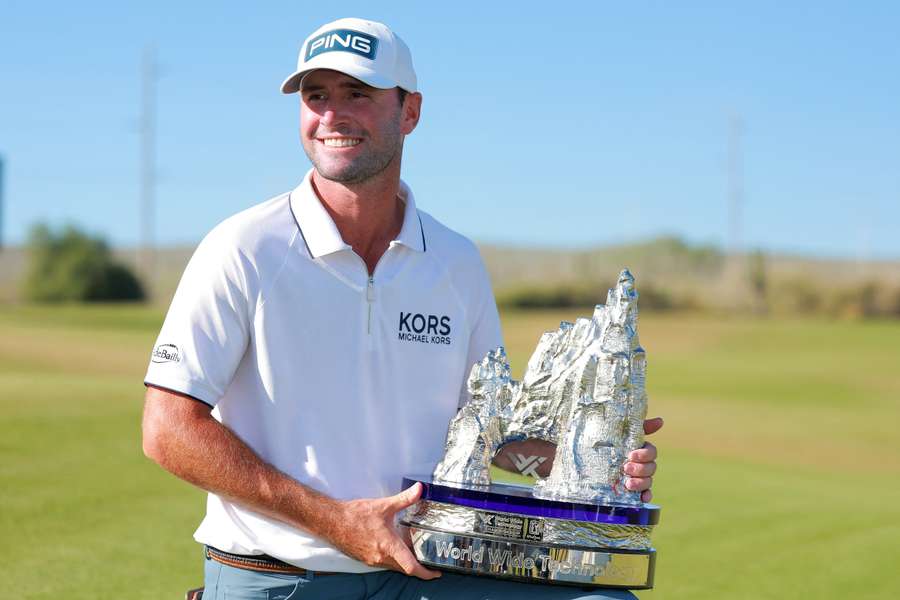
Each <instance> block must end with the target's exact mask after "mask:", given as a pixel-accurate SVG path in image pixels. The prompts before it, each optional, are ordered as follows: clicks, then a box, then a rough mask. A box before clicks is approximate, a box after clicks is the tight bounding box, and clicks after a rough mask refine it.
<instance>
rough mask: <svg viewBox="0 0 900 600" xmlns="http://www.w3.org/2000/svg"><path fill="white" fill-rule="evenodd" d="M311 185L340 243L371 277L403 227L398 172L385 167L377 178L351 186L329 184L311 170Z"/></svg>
mask: <svg viewBox="0 0 900 600" xmlns="http://www.w3.org/2000/svg"><path fill="white" fill-rule="evenodd" d="M389 171H391V172H389ZM312 185H313V189H314V190H315V192H316V194H318V196H319V199H320V200H321V201H322V206H324V207H325V210H326V211H328V214H329V215H330V216H331V218H332V219H333V220H334V224H335V225H336V226H337V228H338V231H339V232H340V234H341V237H342V238H343V240H344V242H346V243H347V244H349V245H350V246H352V247H353V251H354V252H356V253H357V254H358V255H359V256H360V257H361V258H362V259H363V261H365V263H366V267H367V268H368V270H369V273H370V274H371V273H372V272H373V271H374V270H375V265H376V264H377V263H378V259H379V258H381V256H382V255H383V254H384V252H385V251H386V250H387V248H388V245H389V244H390V243H391V241H392V240H394V239H396V237H397V235H398V234H399V233H400V229H401V228H402V227H403V204H402V203H401V202H400V201H399V200H398V193H399V191H400V173H399V170H395V169H392V168H391V167H390V166H389V167H388V168H387V169H385V171H384V172H382V173H379V174H378V175H377V176H375V177H372V178H370V179H367V180H366V181H363V182H360V183H354V184H346V183H340V182H337V181H330V180H328V179H325V178H324V177H322V176H321V175H319V173H318V171H315V170H314V171H313V174H312Z"/></svg>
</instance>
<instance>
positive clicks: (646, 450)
mask: <svg viewBox="0 0 900 600" xmlns="http://www.w3.org/2000/svg"><path fill="white" fill-rule="evenodd" d="M657 454H658V453H657V451H656V446H654V445H653V444H651V443H650V442H644V445H643V446H641V447H640V448H638V449H637V450H632V451H631V452H629V453H628V460H629V461H631V462H637V463H650V462H653V461H654V460H656V456H657Z"/></svg>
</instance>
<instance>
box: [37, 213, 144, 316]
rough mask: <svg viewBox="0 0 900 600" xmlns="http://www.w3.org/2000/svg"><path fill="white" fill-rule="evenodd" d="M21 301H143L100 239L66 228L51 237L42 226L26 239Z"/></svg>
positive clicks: (133, 278)
mask: <svg viewBox="0 0 900 600" xmlns="http://www.w3.org/2000/svg"><path fill="white" fill-rule="evenodd" d="M28 251H29V255H30V256H29V263H30V264H29V269H28V275H27V276H26V279H25V289H24V292H25V297H26V298H27V299H28V300H32V301H35V302H98V301H121V300H143V299H144V297H145V294H144V289H143V286H142V285H141V282H140V281H139V280H138V278H137V277H136V276H135V275H134V274H133V273H132V272H131V270H130V269H129V268H128V267H126V266H125V265H123V264H120V263H117V262H115V260H114V259H113V257H112V254H111V252H110V250H109V247H108V246H107V245H106V242H104V241H103V240H102V239H101V238H99V237H97V238H95V237H91V236H89V235H88V234H86V233H83V232H81V231H79V230H78V229H76V228H75V227H72V226H68V227H66V228H64V229H63V230H62V231H61V232H59V233H55V232H53V231H52V230H51V229H50V228H49V227H47V226H46V225H43V224H38V225H35V226H34V227H33V228H32V230H31V233H30V235H29V240H28Z"/></svg>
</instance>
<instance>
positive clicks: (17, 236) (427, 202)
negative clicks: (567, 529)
mask: <svg viewBox="0 0 900 600" xmlns="http://www.w3.org/2000/svg"><path fill="white" fill-rule="evenodd" d="M129 4H131V3H122V2H115V3H113V2H109V3H106V2H81V3H64V2H18V1H12V2H10V1H8V0H7V1H6V2H4V3H3V4H2V12H0V74H2V77H0V154H2V155H3V157H4V159H5V163H6V190H5V206H4V219H3V220H4V237H5V238H6V240H7V242H12V243H17V242H21V241H22V240H24V238H25V236H26V234H27V231H28V228H29V226H30V225H31V224H32V223H34V222H36V221H45V222H49V223H51V224H63V223H66V222H74V223H76V224H78V225H81V226H83V227H85V228H86V229H88V230H90V231H92V232H94V233H99V234H103V235H105V236H107V237H108V238H109V239H110V240H111V241H113V242H114V243H116V244H133V243H135V242H136V240H137V239H138V236H139V223H138V179H139V177H138V176H139V169H138V165H139V162H138V143H139V137H138V133H137V132H138V116H139V97H140V61H141V54H142V51H143V49H144V48H145V47H146V46H147V45H148V44H153V45H155V47H156V49H157V56H158V61H159V63H160V66H161V69H162V76H161V78H160V80H159V90H158V106H159V108H158V166H159V185H158V190H157V197H158V205H157V210H156V214H157V226H156V238H157V240H158V241H159V242H160V243H164V244H170V243H192V242H196V241H197V240H199V239H200V238H201V237H202V236H203V235H204V234H205V232H206V231H208V230H209V229H210V228H211V227H212V226H214V225H215V224H216V223H217V222H219V221H220V220H222V219H223V218H225V217H227V216H228V215H230V214H232V213H234V212H237V211H239V210H241V209H242V208H244V207H247V206H250V205H252V204H255V203H257V202H261V201H263V200H265V199H267V198H269V197H272V196H274V195H276V194H278V193H280V192H282V191H285V190H288V189H290V188H292V187H294V186H295V185H296V184H297V182H298V181H299V180H300V178H301V177H302V176H303V174H304V173H305V171H306V170H307V169H308V166H309V163H308V161H307V160H306V157H305V156H304V155H303V152H302V149H301V147H300V144H299V141H298V137H297V120H298V108H297V100H296V98H294V97H287V96H282V95H281V94H280V93H279V91H278V85H279V84H280V82H281V80H282V79H283V78H284V77H285V76H286V75H287V74H289V73H290V72H291V71H292V70H293V68H294V64H295V62H296V53H297V51H298V49H299V47H300V44H301V43H302V41H303V39H304V37H305V36H306V35H307V34H308V33H309V32H311V31H312V30H313V29H315V28H316V27H318V26H319V25H320V24H323V23H325V22H327V21H329V20H332V19H335V18H338V17H343V16H362V17H366V18H372V19H376V20H381V21H384V22H386V23H388V24H389V25H391V26H392V27H393V28H394V29H395V31H397V32H398V33H399V34H400V36H401V37H403V38H404V39H405V40H406V42H407V43H408V44H409V46H410V47H411V48H412V51H413V59H414V62H415V65H416V69H417V72H418V75H419V83H420V88H421V91H422V92H423V94H424V97H425V98H424V106H423V118H422V122H421V124H420V126H419V128H418V129H417V130H416V131H415V132H414V133H413V135H412V136H411V137H410V138H408V139H407V143H406V148H405V156H404V179H405V180H406V181H407V182H409V183H410V185H411V186H412V187H413V190H414V191H415V193H416V198H417V201H418V203H419V205H420V207H421V208H423V209H425V210H427V211H429V212H430V213H432V214H433V215H435V216H436V217H437V218H439V219H441V220H442V221H444V222H445V223H447V224H448V225H450V226H451V227H453V228H455V229H457V230H459V231H461V232H463V233H465V234H467V235H469V236H471V237H473V238H475V239H477V240H480V241H487V242H502V243H515V244H529V245H530V244H539V245H553V246H589V245H598V244H608V243H618V242H622V241H627V240H635V239H641V238H646V237H649V236H653V235H660V234H676V235H680V236H683V237H685V238H686V239H688V240H691V241H695V242H704V243H706V242H710V243H716V244H726V243H727V241H728V212H727V189H728V187H727V185H728V184H727V178H726V172H727V170H726V165H727V149H728V145H727V143H728V123H729V117H730V115H739V116H740V118H741V119H742V121H743V123H744V134H743V138H742V139H743V143H742V151H743V157H744V161H743V171H744V180H745V188H744V195H745V203H744V206H743V210H742V214H743V219H742V231H741V239H742V242H743V245H744V246H745V247H752V248H756V247H761V248H765V249H769V250H776V251H788V252H797V253H802V254H810V255H826V256H846V257H850V258H900V41H898V31H900V4H898V3H892V2H883V3H879V2H867V3H853V2H843V3H833V2H794V3H784V2H768V1H759V2H744V3H740V4H738V3H713V2H702V3H701V2H685V3H675V2H668V3H664V2H633V3H619V4H613V3H607V2H589V3H588V2H585V3H579V2H552V3H548V2H535V3H527V2H516V3H488V2H477V3H475V2H457V3H453V4H452V5H451V4H449V3H413V2H409V3H390V2H381V3H377V5H375V4H374V3H371V2H341V3H337V2H335V3H316V4H313V3H300V2H268V3H259V5H258V6H253V5H251V4H250V3H245V2H241V3H237V2H217V3H211V2H209V3H207V2H193V3H176V2H167V1H159V2H154V3H152V4H151V3H142V4H141V5H140V6H130V5H129ZM334 7H339V8H334Z"/></svg>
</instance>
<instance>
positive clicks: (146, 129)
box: [138, 46, 159, 293]
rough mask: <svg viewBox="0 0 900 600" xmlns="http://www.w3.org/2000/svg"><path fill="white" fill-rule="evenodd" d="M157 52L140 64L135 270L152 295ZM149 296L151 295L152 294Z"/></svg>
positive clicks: (146, 51) (151, 51)
mask: <svg viewBox="0 0 900 600" xmlns="http://www.w3.org/2000/svg"><path fill="white" fill-rule="evenodd" d="M158 77H159V72H158V69H157V66H156V50H155V48H154V47H153V46H147V47H146V48H144V55H143V60H142V62H141V117H140V119H141V120H140V132H141V142H140V162H141V165H140V172H141V175H140V186H141V187H140V207H139V214H140V245H139V249H138V267H139V270H140V271H141V273H142V274H143V276H144V280H145V282H146V284H147V286H148V287H149V288H150V290H151V291H152V289H153V286H154V283H155V280H156V251H155V250H156V249H155V240H154V232H155V217H156V81H157V79H158ZM151 293H152V292H151Z"/></svg>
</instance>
